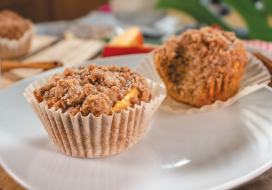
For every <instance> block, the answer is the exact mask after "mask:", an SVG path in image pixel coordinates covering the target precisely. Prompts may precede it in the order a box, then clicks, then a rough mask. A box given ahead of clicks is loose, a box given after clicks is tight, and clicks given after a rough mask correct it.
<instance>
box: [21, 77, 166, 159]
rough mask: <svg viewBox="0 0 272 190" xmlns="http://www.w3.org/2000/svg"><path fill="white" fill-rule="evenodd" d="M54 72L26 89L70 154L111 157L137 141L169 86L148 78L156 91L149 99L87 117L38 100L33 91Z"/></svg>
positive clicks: (58, 143) (62, 148) (51, 134)
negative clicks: (73, 114)
mask: <svg viewBox="0 0 272 190" xmlns="http://www.w3.org/2000/svg"><path fill="white" fill-rule="evenodd" d="M50 78H51V76H47V77H44V78H42V79H40V80H37V81H35V82H33V83H31V84H30V85H29V86H28V87H27V88H26V90H25V92H24V95H25V97H26V98H27V100H28V102H29V104H30V106H31V108H32V109H33V110H34V112H35V113H36V115H37V116H38V117H39V119H40V121H41V123H42V124H43V126H44V128H45V130H46V131H47V133H48V135H49V137H50V138H51V140H52V141H53V142H54V144H55V145H56V147H57V148H58V149H59V150H60V151H61V152H63V153H64V154H67V155H69V156H74V157H81V158H100V157H108V156H112V155H115V154H118V153H120V152H123V151H124V150H125V149H127V148H129V147H131V146H133V145H134V144H136V143H137V142H138V141H139V140H140V139H141V137H142V136H143V134H144V132H145V131H146V129H147V127H148V124H149V122H150V120H151V118H152V116H153V114H154V113H155V111H156V110H157V109H158V108H159V106H160V104H161V102H162V101H163V99H164V98H165V96H166V94H165V89H164V87H162V86H161V85H159V84H157V83H155V82H153V81H151V80H148V79H147V83H148V85H149V88H150V90H151V93H152V99H151V101H150V102H149V103H146V102H143V101H142V102H141V105H136V106H135V107H134V108H131V107H129V108H128V109H127V110H122V111H121V113H118V114H116V113H115V114H113V115H112V116H107V115H104V114H103V115H101V116H100V117H95V116H94V115H93V114H89V115H88V116H86V117H84V116H82V115H81V114H80V113H78V114H77V115H75V116H71V115H70V114H69V112H65V113H62V112H61V110H60V109H59V110H56V109H55V108H54V107H52V108H51V109H48V107H47V105H46V104H45V103H43V102H42V103H38V101H37V100H36V99H35V97H34V95H33V91H34V90H35V89H38V88H39V87H41V86H43V85H44V84H45V83H46V82H47V81H49V80H50Z"/></svg>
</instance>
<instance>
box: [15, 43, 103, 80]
mask: <svg viewBox="0 0 272 190" xmlns="http://www.w3.org/2000/svg"><path fill="white" fill-rule="evenodd" d="M103 44H104V42H103V41H100V40H85V39H73V40H62V41H60V42H58V43H57V44H55V45H53V46H50V47H48V48H46V49H44V50H42V51H40V52H38V53H36V54H34V55H33V56H30V57H29V58H27V59H25V60H24V61H23V62H39V61H52V60H59V61H62V62H63V64H64V65H71V64H77V63H81V62H84V61H87V60H88V59H91V58H92V57H94V56H96V55H97V54H98V53H99V52H100V50H101V49H102V46H103ZM42 71H43V69H13V70H11V71H10V72H12V73H13V74H15V75H17V76H19V77H21V78H27V77H30V76H33V75H35V74H38V73H40V72H42Z"/></svg>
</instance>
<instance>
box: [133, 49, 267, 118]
mask: <svg viewBox="0 0 272 190" xmlns="http://www.w3.org/2000/svg"><path fill="white" fill-rule="evenodd" d="M153 55H154V52H151V53H149V54H148V55H147V56H146V57H145V58H144V59H143V60H142V61H141V62H140V63H139V65H138V67H137V69H136V72H138V73H139V74H141V75H142V76H144V77H146V78H149V79H151V80H153V81H154V82H157V83H160V84H162V85H163V86H164V87H165V85H164V83H163V81H162V80H161V78H160V76H159V75H158V74H157V71H156V69H155V66H154V62H153ZM247 55H248V64H247V66H246V68H245V70H244V75H243V77H242V80H241V84H240V88H239V90H238V92H237V94H236V95H235V96H233V97H232V98H229V99H228V100H227V101H226V102H223V101H219V100H218V101H216V102H214V103H213V104H211V105H206V106H203V107H200V108H197V107H194V106H191V105H188V104H185V103H182V102H177V101H175V100H174V99H172V98H171V97H170V96H169V95H167V96H166V98H165V99H164V101H163V102H162V104H161V106H160V108H161V109H163V110H165V111H168V112H172V113H175V114H196V113H204V112H209V111H215V110H219V109H222V108H225V107H227V106H230V105H231V104H233V103H234V102H235V101H236V100H238V99H239V98H241V97H243V96H245V95H247V94H249V93H252V92H254V91H256V90H259V89H261V88H263V87H264V86H266V85H267V84H268V83H269V82H270V73H269V71H268V70H267V68H266V67H265V66H264V65H263V63H262V62H261V61H260V60H259V59H257V58H256V57H255V56H253V55H252V54H251V53H248V54H247Z"/></svg>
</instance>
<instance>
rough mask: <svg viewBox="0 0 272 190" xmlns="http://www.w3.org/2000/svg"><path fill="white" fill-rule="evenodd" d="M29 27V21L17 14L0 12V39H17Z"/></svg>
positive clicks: (6, 11)
mask: <svg viewBox="0 0 272 190" xmlns="http://www.w3.org/2000/svg"><path fill="white" fill-rule="evenodd" d="M29 27H30V21H29V20H26V19H23V18H22V17H21V16H19V15H18V14H17V13H15V12H12V11H8V10H4V11H1V12H0V37H2V38H8V39H10V40H12V39H17V40H18V39H19V38H20V37H22V36H23V34H24V33H25V31H27V30H28V29H29Z"/></svg>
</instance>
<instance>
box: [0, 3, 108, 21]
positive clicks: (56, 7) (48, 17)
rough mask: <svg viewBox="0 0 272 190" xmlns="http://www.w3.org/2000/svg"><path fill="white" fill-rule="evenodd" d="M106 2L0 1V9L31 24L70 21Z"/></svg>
mask: <svg viewBox="0 0 272 190" xmlns="http://www.w3.org/2000/svg"><path fill="white" fill-rule="evenodd" d="M107 3H108V0H1V3H0V9H9V10H13V11H15V12H17V13H19V14H20V15H22V16H23V17H25V18H29V19H31V20H32V21H33V22H45V21H55V20H72V19H75V18H78V17H81V16H83V15H85V14H87V13H88V12H90V11H91V10H95V9H97V8H98V7H100V6H102V5H105V4H107Z"/></svg>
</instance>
